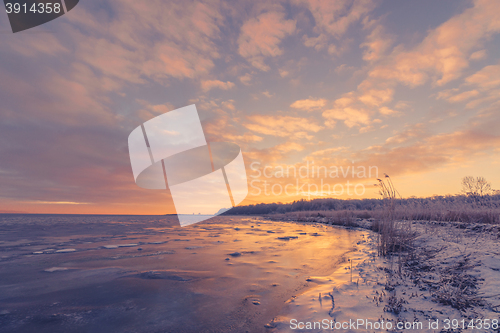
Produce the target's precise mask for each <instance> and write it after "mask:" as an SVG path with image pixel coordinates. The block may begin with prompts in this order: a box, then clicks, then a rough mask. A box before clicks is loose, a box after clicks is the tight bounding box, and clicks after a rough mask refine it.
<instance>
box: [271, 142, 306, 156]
mask: <svg viewBox="0 0 500 333" xmlns="http://www.w3.org/2000/svg"><path fill="white" fill-rule="evenodd" d="M274 148H275V149H276V150H278V151H279V152H281V153H283V154H285V153H289V152H291V151H302V150H304V149H305V148H304V146H303V145H301V144H299V143H297V142H285V143H283V144H280V145H277V146H275V147H274Z"/></svg>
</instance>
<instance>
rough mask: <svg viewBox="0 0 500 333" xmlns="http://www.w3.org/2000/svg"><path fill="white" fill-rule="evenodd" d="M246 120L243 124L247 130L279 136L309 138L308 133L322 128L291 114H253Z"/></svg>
mask: <svg viewBox="0 0 500 333" xmlns="http://www.w3.org/2000/svg"><path fill="white" fill-rule="evenodd" d="M248 120H249V122H248V123H244V124H243V126H245V127H246V128H248V129H249V130H251V131H254V132H257V133H261V134H265V135H271V136H279V137H287V136H290V135H293V136H295V137H299V138H300V137H302V138H307V139H311V138H312V136H311V135H309V134H308V133H311V132H314V133H316V132H319V131H320V130H321V129H323V127H322V126H319V125H318V124H316V122H314V121H311V120H308V119H306V118H299V117H291V116H267V115H255V116H250V117H248Z"/></svg>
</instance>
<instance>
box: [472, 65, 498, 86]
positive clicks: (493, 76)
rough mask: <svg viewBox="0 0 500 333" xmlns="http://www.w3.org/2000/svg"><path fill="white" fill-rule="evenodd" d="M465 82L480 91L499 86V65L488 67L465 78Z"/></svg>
mask: <svg viewBox="0 0 500 333" xmlns="http://www.w3.org/2000/svg"><path fill="white" fill-rule="evenodd" d="M465 82H466V83H467V84H470V85H476V86H477V87H479V88H480V89H481V90H489V89H492V88H496V87H498V86H500V65H490V66H486V67H484V68H483V69H481V70H479V71H478V72H476V73H475V74H473V75H471V76H469V77H467V78H466V79H465Z"/></svg>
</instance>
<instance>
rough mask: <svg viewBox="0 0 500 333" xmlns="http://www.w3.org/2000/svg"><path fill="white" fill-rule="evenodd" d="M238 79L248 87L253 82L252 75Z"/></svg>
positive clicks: (247, 74) (248, 74)
mask: <svg viewBox="0 0 500 333" xmlns="http://www.w3.org/2000/svg"><path fill="white" fill-rule="evenodd" d="M238 79H240V82H241V83H243V84H244V85H247V86H248V85H250V82H251V81H252V75H251V74H250V73H246V74H245V75H242V76H240V77H239V78H238Z"/></svg>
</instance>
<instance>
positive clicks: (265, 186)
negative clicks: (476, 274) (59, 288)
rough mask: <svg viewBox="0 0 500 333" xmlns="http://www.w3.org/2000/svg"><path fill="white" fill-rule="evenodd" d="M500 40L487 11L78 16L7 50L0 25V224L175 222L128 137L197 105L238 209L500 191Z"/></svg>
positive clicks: (111, 8)
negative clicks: (135, 218)
mask: <svg viewBox="0 0 500 333" xmlns="http://www.w3.org/2000/svg"><path fill="white" fill-rule="evenodd" d="M499 33H500V2H498V1H483V0H478V1H469V0H467V1H462V0H459V1H451V0H449V1H447V0H444V1H427V0H423V1H396V0H387V1H371V0H361V1H351V0H345V1H344V0H342V1H328V0H291V1H254V0H251V1H250V0H248V1H225V2H224V1H156V0H150V1H131V0H119V1H118V0H116V1H115V0H110V1H105V2H103V1H94V0H85V1H80V3H79V4H78V6H76V7H75V8H74V9H73V10H72V11H70V12H68V13H67V14H65V15H63V16H62V17H60V18H58V19H55V20H53V21H51V22H48V23H46V24H44V25H41V26H38V27H35V28H32V29H29V30H26V31H23V32H19V33H15V34H13V33H12V32H11V30H10V26H9V22H8V18H7V15H6V13H5V12H4V11H1V13H0V77H1V80H0V212H27V213H76V214H80V213H81V214H166V213H174V212H175V210H174V206H173V203H172V199H171V196H170V194H169V192H168V191H165V190H147V189H142V188H140V187H138V186H137V185H136V184H135V182H134V177H133V175H132V169H131V165H130V159H129V154H128V147H127V138H128V135H129V134H130V132H131V131H132V130H133V129H134V128H136V127H137V126H140V125H141V124H142V123H144V122H145V121H147V120H149V119H152V118H154V117H156V116H158V115H160V114H163V113H165V112H168V111H171V110H174V109H177V108H180V107H184V106H187V105H191V104H195V105H196V107H197V110H198V114H199V117H200V119H201V122H202V127H203V131H204V133H205V137H206V140H207V141H209V142H215V141H225V142H232V143H236V144H238V145H239V146H240V148H241V151H242V154H243V158H244V161H245V165H246V168H247V177H248V184H249V194H248V196H247V198H246V199H245V200H244V201H243V202H242V204H255V203H260V202H291V201H294V200H299V199H312V198H325V197H335V198H342V199H348V198H351V199H355V198H379V197H380V194H379V193H378V188H377V187H375V186H374V184H375V183H377V178H383V177H384V174H388V175H390V177H391V179H392V181H393V183H394V184H395V186H396V188H397V189H398V191H399V192H400V194H401V195H402V196H403V197H410V196H417V197H427V196H433V195H447V194H457V193H459V192H460V181H461V178H462V177H464V176H468V175H471V176H484V177H485V178H486V179H487V180H488V181H490V182H491V184H492V187H493V188H494V189H500V175H499V172H498V170H499V167H500V154H499V152H500V149H499V147H500V145H499V144H500V131H499V130H498V129H499V128H500V112H499V107H500V35H499ZM353 170H354V172H353ZM264 171H265V173H264ZM286 171H288V173H287V172H286ZM369 171H371V173H370V172H369ZM384 179H385V178H384ZM348 182H349V183H348ZM326 185H328V187H326ZM341 190H342V191H341Z"/></svg>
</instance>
